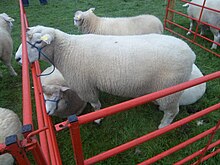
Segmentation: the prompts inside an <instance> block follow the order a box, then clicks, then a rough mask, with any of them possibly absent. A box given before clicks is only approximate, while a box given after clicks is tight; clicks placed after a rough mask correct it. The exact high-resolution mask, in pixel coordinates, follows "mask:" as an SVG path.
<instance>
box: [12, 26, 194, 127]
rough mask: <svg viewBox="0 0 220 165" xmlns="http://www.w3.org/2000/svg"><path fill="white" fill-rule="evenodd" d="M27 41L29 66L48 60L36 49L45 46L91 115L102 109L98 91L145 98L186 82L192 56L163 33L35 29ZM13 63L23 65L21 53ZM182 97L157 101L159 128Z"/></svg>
mask: <svg viewBox="0 0 220 165" xmlns="http://www.w3.org/2000/svg"><path fill="white" fill-rule="evenodd" d="M27 41H28V42H29V43H30V44H27V48H28V58H29V62H34V61H36V60H38V59H43V60H45V61H47V59H45V58H44V57H43V56H41V53H39V52H38V50H39V49H37V48H42V47H43V49H42V50H41V52H42V53H44V54H46V55H47V56H48V58H49V59H50V60H51V61H52V62H53V63H54V65H55V66H56V68H57V69H58V70H59V71H60V72H61V73H62V75H63V77H64V79H65V80H66V82H67V84H68V86H69V87H70V88H71V89H73V90H74V91H75V92H76V93H77V94H78V96H79V97H80V98H81V99H82V100H83V101H85V102H89V103H90V104H91V105H92V107H93V108H94V109H95V110H99V109H100V108H101V104H100V101H99V97H98V95H99V94H98V92H99V91H104V92H107V93H109V94H113V95H118V96H122V97H131V98H135V97H139V96H143V95H145V94H148V93H152V92H155V91H158V90H161V89H164V88H167V87H170V86H174V85H176V84H179V83H182V82H185V81H187V80H189V78H190V75H191V71H192V66H193V63H194V61H195V54H194V52H193V51H192V50H191V48H190V47H189V46H188V45H187V44H186V43H185V42H184V41H182V40H180V39H178V38H175V37H172V36H167V35H161V34H148V35H133V36H109V35H107V36H103V35H94V34H87V35H70V34H66V33H64V32H62V31H60V30H58V29H54V28H49V27H44V26H36V27H32V28H30V30H28V31H27ZM33 46H34V47H33ZM97 46H98V47H97ZM15 58H16V60H17V61H18V62H20V63H22V56H21V55H20V54H17V53H16V57H15ZM181 94H182V92H177V93H175V94H172V95H169V96H166V97H163V98H160V99H157V100H156V102H157V104H158V105H159V109H160V110H162V111H163V112H164V117H163V119H162V120H161V124H160V125H159V128H162V127H165V126H167V125H169V124H170V123H171V122H172V121H173V119H174V117H175V116H176V115H177V114H178V112H179V99H180V96H181ZM95 122H100V119H97V120H96V121H95Z"/></svg>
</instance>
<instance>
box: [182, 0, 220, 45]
mask: <svg viewBox="0 0 220 165" xmlns="http://www.w3.org/2000/svg"><path fill="white" fill-rule="evenodd" d="M191 2H192V3H195V4H198V5H201V6H202V5H203V3H204V0H192V1H191ZM184 6H189V7H188V8H187V13H188V15H189V16H190V17H193V18H196V19H199V17H200V13H201V10H202V7H200V6H196V5H193V4H189V3H187V4H185V5H184ZM205 7H208V8H212V9H215V10H220V0H206V2H205ZM201 22H205V23H208V24H211V25H213V26H215V27H218V28H220V13H219V12H216V11H212V10H209V9H206V8H204V9H203V12H202V17H201ZM193 23H194V20H192V19H190V28H189V31H188V33H187V35H189V34H191V32H190V31H191V30H192V28H193ZM204 27H205V26H204V25H202V27H201V35H202V34H204ZM210 30H211V32H212V34H213V35H214V41H215V42H219V39H220V34H219V30H218V29H216V28H214V27H211V26H210ZM216 48H217V45H216V44H215V43H213V44H212V47H211V49H216Z"/></svg>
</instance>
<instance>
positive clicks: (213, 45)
mask: <svg viewBox="0 0 220 165" xmlns="http://www.w3.org/2000/svg"><path fill="white" fill-rule="evenodd" d="M210 30H211V32H212V33H213V35H214V41H215V42H218V43H219V38H220V35H219V31H218V30H217V29H214V28H212V27H210ZM211 49H217V45H216V44H215V43H213V44H212V47H211Z"/></svg>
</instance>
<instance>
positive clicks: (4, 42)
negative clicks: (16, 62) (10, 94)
mask: <svg viewBox="0 0 220 165" xmlns="http://www.w3.org/2000/svg"><path fill="white" fill-rule="evenodd" d="M13 21H14V19H13V18H11V17H9V16H8V15H7V14H5V13H2V14H0V36H1V37H0V60H1V61H2V62H3V63H4V64H5V65H6V66H7V67H8V69H9V71H10V74H11V75H12V76H17V73H16V72H15V71H14V69H13V67H12V66H11V57H12V51H13V41H12V38H11V30H12V26H13V24H12V22H13ZM0 77H2V73H1V72H0Z"/></svg>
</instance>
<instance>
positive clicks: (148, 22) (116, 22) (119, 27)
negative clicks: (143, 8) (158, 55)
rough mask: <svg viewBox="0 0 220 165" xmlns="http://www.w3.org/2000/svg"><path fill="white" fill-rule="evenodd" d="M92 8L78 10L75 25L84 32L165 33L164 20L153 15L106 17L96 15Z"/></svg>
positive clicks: (122, 33)
mask: <svg viewBox="0 0 220 165" xmlns="http://www.w3.org/2000/svg"><path fill="white" fill-rule="evenodd" d="M94 10H95V8H91V9H89V10H87V11H84V12H83V11H77V12H75V16H74V25H75V26H77V27H78V28H79V30H80V31H81V32H82V33H86V34H88V33H93V34H102V35H140V34H149V33H159V34H161V33H163V24H162V22H161V21H160V20H159V19H158V18H157V17H156V16H153V15H139V16H134V17H119V18H105V17H98V16H96V15H95V14H94V13H93V11H94Z"/></svg>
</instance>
